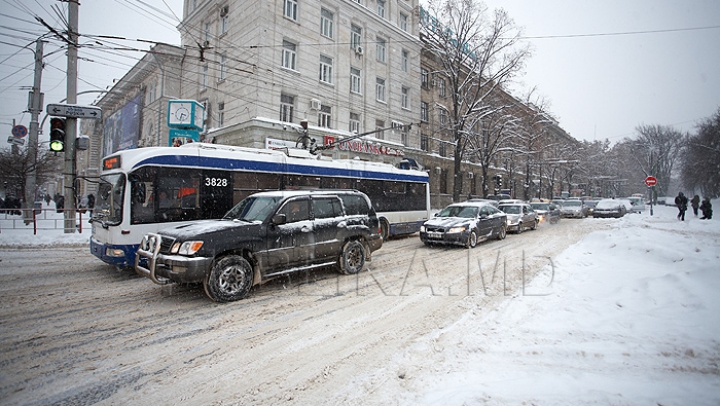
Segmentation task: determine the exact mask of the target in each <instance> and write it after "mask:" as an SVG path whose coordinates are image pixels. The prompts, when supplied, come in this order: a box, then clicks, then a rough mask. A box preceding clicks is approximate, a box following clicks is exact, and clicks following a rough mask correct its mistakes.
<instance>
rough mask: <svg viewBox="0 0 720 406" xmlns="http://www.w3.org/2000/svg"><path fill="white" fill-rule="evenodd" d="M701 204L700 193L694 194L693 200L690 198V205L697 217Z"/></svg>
mask: <svg viewBox="0 0 720 406" xmlns="http://www.w3.org/2000/svg"><path fill="white" fill-rule="evenodd" d="M699 205H700V196H698V195H695V196H693V198H692V200H690V206H692V209H693V214H694V215H695V217H697V211H698V206H699Z"/></svg>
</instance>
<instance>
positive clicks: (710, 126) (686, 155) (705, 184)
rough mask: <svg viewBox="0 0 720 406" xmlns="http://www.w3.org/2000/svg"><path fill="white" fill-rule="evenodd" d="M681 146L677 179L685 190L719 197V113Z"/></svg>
mask: <svg viewBox="0 0 720 406" xmlns="http://www.w3.org/2000/svg"><path fill="white" fill-rule="evenodd" d="M697 130H698V133H697V134H695V135H690V136H688V137H687V138H686V140H685V143H684V150H683V154H682V162H681V168H680V176H681V179H682V183H683V185H684V186H685V187H687V188H689V189H693V190H697V189H699V190H700V192H701V193H702V194H703V196H705V197H711V198H714V197H718V196H720V172H719V171H718V168H720V109H718V111H717V112H716V113H715V115H714V116H713V117H711V118H709V119H707V120H705V121H704V122H702V123H701V124H700V125H698V127H697Z"/></svg>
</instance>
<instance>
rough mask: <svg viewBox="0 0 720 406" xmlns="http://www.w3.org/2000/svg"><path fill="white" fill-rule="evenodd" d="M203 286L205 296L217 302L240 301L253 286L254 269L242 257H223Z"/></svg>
mask: <svg viewBox="0 0 720 406" xmlns="http://www.w3.org/2000/svg"><path fill="white" fill-rule="evenodd" d="M203 286H204V288H205V294H207V295H208V297H209V298H210V299H212V300H214V301H216V302H233V301H236V300H240V299H242V298H244V297H245V295H247V294H248V292H249V291H250V288H252V286H253V267H252V265H251V264H250V262H248V260H247V259H245V258H244V257H242V256H240V255H228V256H226V257H222V258H220V259H219V260H218V261H216V262H215V264H214V265H213V267H212V269H211V270H210V273H209V274H208V275H207V276H206V277H205V279H204V280H203Z"/></svg>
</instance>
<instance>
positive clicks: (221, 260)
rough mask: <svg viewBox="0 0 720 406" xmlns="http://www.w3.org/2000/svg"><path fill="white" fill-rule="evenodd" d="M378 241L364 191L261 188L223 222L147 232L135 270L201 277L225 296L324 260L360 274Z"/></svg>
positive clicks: (183, 278) (168, 278) (180, 279)
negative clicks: (264, 189) (267, 189)
mask: <svg viewBox="0 0 720 406" xmlns="http://www.w3.org/2000/svg"><path fill="white" fill-rule="evenodd" d="M382 243H383V240H382V237H381V236H380V233H379V223H378V218H377V215H376V214H375V211H374V210H373V208H372V204H371V203H370V199H368V197H367V196H366V195H365V194H364V193H361V192H358V191H354V190H322V191H308V190H302V191H300V190H296V191H287V190H284V191H274V192H261V193H256V194H253V195H251V196H248V197H247V198H246V199H244V200H243V201H241V202H240V203H238V204H237V205H236V206H235V207H233V208H232V209H230V211H228V212H227V214H226V215H225V217H223V218H222V219H220V220H201V221H195V222H192V223H188V224H185V225H180V226H177V227H171V228H166V229H163V230H160V231H159V232H158V233H148V234H147V235H146V236H145V237H143V239H142V242H141V243H140V247H139V249H138V251H137V256H136V257H135V269H136V270H137V272H138V273H139V274H141V275H144V276H146V277H148V278H150V279H151V280H152V281H153V282H155V283H158V284H161V285H164V284H167V283H170V282H177V283H198V282H202V283H203V285H204V286H205V293H207V295H208V296H209V297H210V298H211V299H213V300H215V301H217V302H228V301H234V300H239V299H242V298H243V297H244V296H245V295H246V294H247V293H248V292H249V291H250V288H252V287H253V286H254V285H257V284H259V283H262V282H264V281H266V280H268V279H270V278H273V277H275V276H278V275H283V274H287V273H290V272H295V271H299V270H305V269H309V268H314V267H320V266H327V265H336V266H337V267H338V268H339V270H340V272H342V273H345V274H354V273H357V272H360V271H361V270H362V269H363V267H364V265H365V261H366V260H368V261H369V260H370V255H371V253H372V252H373V251H375V250H377V249H380V247H382Z"/></svg>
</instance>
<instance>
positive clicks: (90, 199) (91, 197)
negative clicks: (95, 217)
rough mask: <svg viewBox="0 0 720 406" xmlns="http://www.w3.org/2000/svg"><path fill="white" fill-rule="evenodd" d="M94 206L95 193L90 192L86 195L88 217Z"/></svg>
mask: <svg viewBox="0 0 720 406" xmlns="http://www.w3.org/2000/svg"><path fill="white" fill-rule="evenodd" d="M94 208H95V195H94V194H92V193H90V194H89V195H88V209H89V210H88V211H89V212H90V217H92V213H93V209H94Z"/></svg>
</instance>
